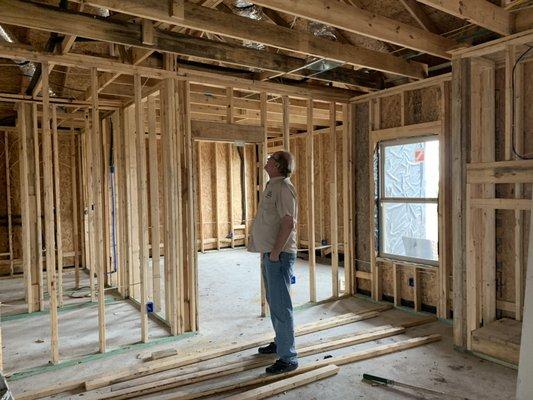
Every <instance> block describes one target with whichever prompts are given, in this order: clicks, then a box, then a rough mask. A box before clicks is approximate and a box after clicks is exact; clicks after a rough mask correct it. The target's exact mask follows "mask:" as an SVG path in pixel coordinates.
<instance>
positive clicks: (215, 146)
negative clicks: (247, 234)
mask: <svg viewBox="0 0 533 400" xmlns="http://www.w3.org/2000/svg"><path fill="white" fill-rule="evenodd" d="M192 132H193V137H194V136H195V128H194V125H193V129H192ZM213 149H214V152H215V163H214V167H215V168H214V171H213V172H214V174H215V182H218V181H219V180H218V170H219V167H218V165H219V163H220V161H219V157H218V143H217V142H215V143H213ZM214 189H215V206H214V207H213V208H214V211H215V224H216V228H215V235H216V240H217V250H220V213H219V209H218V206H219V204H220V201H219V194H218V185H215V187H214Z"/></svg>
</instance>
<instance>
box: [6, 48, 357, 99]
mask: <svg viewBox="0 0 533 400" xmlns="http://www.w3.org/2000/svg"><path fill="white" fill-rule="evenodd" d="M217 43H218V42H217ZM0 56H1V57H5V58H23V59H25V60H28V61H34V62H39V63H41V62H50V63H52V62H53V63H55V64H58V65H67V66H75V67H79V68H91V67H96V68H98V69H99V70H102V71H114V72H116V73H118V72H120V73H121V74H135V73H137V72H138V73H140V74H141V75H142V76H144V77H151V78H156V79H164V78H178V79H185V80H190V81H193V82H199V83H205V84H208V85H218V86H224V87H225V86H228V85H231V86H232V87H233V88H235V89H243V90H246V91H250V90H252V91H261V90H265V91H268V92H269V93H273V94H280V95H283V94H288V95H290V96H293V97H298V98H302V99H305V98H307V97H309V96H312V97H313V98H315V100H321V101H331V100H335V101H340V102H342V101H348V100H349V99H350V98H351V97H353V92H352V91H349V90H344V89H338V88H328V87H324V86H321V87H316V86H315V87H313V86H302V85H288V84H280V83H274V82H260V81H256V80H252V79H248V78H240V77H235V76H233V75H227V76H226V75H221V74H219V73H216V72H207V71H197V70H195V69H191V68H187V67H180V68H179V70H177V71H168V70H165V69H161V68H156V67H144V66H139V65H130V64H125V63H122V62H119V61H114V60H110V59H107V58H103V57H94V56H88V55H81V54H64V55H59V54H50V53H46V52H40V51H34V50H29V49H28V48H27V47H23V46H20V45H18V46H17V45H12V44H9V43H0ZM296 60H297V62H298V63H299V64H301V65H303V64H302V63H305V62H304V61H303V60H301V59H296ZM282 64H283V63H281V64H279V63H277V64H276V65H277V67H276V68H278V69H281V67H280V65H282ZM255 68H261V65H259V64H258V65H257V66H256V67H255ZM111 75H112V74H111ZM108 79H109V78H108ZM105 81H106V80H102V79H100V82H101V83H103V82H105ZM11 96H12V95H11ZM19 97H21V96H18V95H17V98H19ZM21 98H24V99H29V98H28V97H27V96H26V97H23V96H22V97H21ZM53 102H59V100H58V99H55V98H54V99H53ZM61 103H65V102H64V101H62V102H61ZM76 103H79V104H80V106H90V102H87V101H78V102H72V101H69V104H76ZM101 103H102V106H103V104H104V102H103V101H102V102H101ZM105 104H109V107H111V106H112V107H113V108H118V105H117V103H116V102H111V103H110V101H106V103H105Z"/></svg>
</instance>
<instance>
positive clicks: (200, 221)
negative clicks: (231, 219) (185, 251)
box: [196, 141, 205, 253]
mask: <svg viewBox="0 0 533 400" xmlns="http://www.w3.org/2000/svg"><path fill="white" fill-rule="evenodd" d="M201 146H202V142H201V141H198V142H196V167H197V168H198V174H197V176H198V200H197V201H198V237H199V239H200V251H201V252H202V253H204V252H205V244H204V212H203V205H202V199H203V196H202V186H203V184H202V181H203V178H202V171H201V169H202V167H201V162H202V159H201V154H202V148H201Z"/></svg>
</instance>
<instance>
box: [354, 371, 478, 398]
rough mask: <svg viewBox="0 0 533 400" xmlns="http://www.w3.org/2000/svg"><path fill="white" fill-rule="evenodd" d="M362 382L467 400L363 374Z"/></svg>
mask: <svg viewBox="0 0 533 400" xmlns="http://www.w3.org/2000/svg"><path fill="white" fill-rule="evenodd" d="M363 382H366V383H370V384H372V385H383V386H398V387H403V388H406V389H411V390H413V391H416V392H419V393H426V394H430V395H433V396H440V397H442V398H445V399H460V400H469V399H468V397H462V396H454V395H450V394H447V393H443V392H438V391H436V390H431V389H426V388H423V387H420V386H414V385H409V384H407V383H402V382H398V381H393V380H392V379H387V378H382V377H381V376H376V375H371V374H363Z"/></svg>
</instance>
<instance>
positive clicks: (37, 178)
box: [31, 103, 44, 311]
mask: <svg viewBox="0 0 533 400" xmlns="http://www.w3.org/2000/svg"><path fill="white" fill-rule="evenodd" d="M31 114H32V141H33V167H34V169H35V175H34V182H33V183H34V185H35V215H36V219H37V221H36V223H35V235H36V237H37V241H36V248H35V253H36V254H35V261H36V266H35V269H36V271H35V272H36V283H37V285H38V288H39V289H38V290H39V297H38V299H39V311H42V310H43V309H44V273H43V235H42V215H41V203H42V202H41V174H40V170H41V168H40V156H39V132H38V129H37V104H36V103H33V104H32V106H31ZM43 125H44V124H43ZM43 131H44V128H43Z"/></svg>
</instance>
